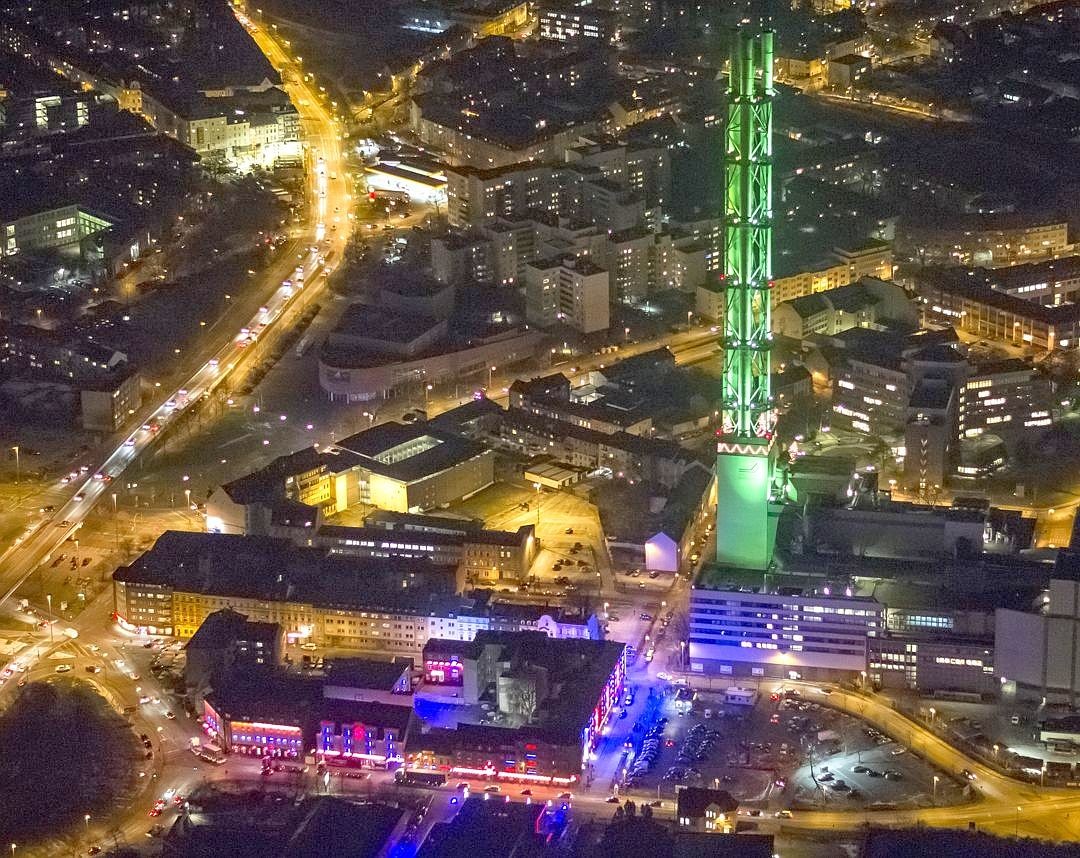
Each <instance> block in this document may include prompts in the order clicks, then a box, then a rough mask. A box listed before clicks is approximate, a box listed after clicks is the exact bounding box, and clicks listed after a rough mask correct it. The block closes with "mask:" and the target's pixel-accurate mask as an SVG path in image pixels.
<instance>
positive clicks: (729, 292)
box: [716, 29, 775, 571]
mask: <svg viewBox="0 0 1080 858" xmlns="http://www.w3.org/2000/svg"><path fill="white" fill-rule="evenodd" d="M772 40H773V34H772V33H771V32H770V31H769V30H767V29H741V30H739V31H738V32H737V33H736V34H735V42H734V45H733V47H732V51H731V68H730V71H729V73H728V81H729V84H728V108H727V126H726V130H725V134H724V272H723V275H722V277H723V292H724V330H723V347H724V367H723V370H724V374H723V387H722V391H721V403H720V407H721V409H722V412H723V423H722V426H721V429H720V432H719V435H720V438H719V440H718V443H717V449H716V561H717V563H718V564H719V565H720V566H726V567H737V568H741V569H751V570H758V571H764V570H767V569H768V568H769V566H770V565H771V563H772V556H773V541H774V532H775V523H774V522H772V523H771V522H770V515H769V509H770V503H769V501H770V491H771V486H772V476H773V465H774V462H775V456H774V448H773V442H772V430H773V403H772V392H771V390H770V389H769V388H770V384H769V371H770V348H771V347H772V342H771V337H772V334H771V332H770V328H771V318H770V317H771V312H770V305H769V301H770V298H769V290H770V288H771V286H772V282H771V281H772V216H773V211H772V98H773V80H772V63H773V43H772Z"/></svg>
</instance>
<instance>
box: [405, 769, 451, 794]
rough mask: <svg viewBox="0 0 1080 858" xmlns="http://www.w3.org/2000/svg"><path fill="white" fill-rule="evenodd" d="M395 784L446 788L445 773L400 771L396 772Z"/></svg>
mask: <svg viewBox="0 0 1080 858" xmlns="http://www.w3.org/2000/svg"><path fill="white" fill-rule="evenodd" d="M394 782H395V783H396V784H397V785H398V786H414V787H427V788H429V789H438V788H439V787H441V786H446V773H445V772H425V771H406V770H405V769H398V770H397V771H396V772H394Z"/></svg>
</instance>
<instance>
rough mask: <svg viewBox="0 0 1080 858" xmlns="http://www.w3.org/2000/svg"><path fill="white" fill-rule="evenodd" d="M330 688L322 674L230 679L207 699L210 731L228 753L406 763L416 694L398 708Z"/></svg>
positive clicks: (206, 726)
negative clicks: (331, 694)
mask: <svg viewBox="0 0 1080 858" xmlns="http://www.w3.org/2000/svg"><path fill="white" fill-rule="evenodd" d="M324 690H325V680H324V679H323V678H321V677H317V678H311V677H299V676H290V675H286V674H277V675H275V676H273V677H270V678H266V679H264V680H263V681H258V682H254V681H247V682H242V681H241V682H236V681H230V682H228V683H226V684H224V685H223V687H222V688H220V689H214V690H213V691H211V692H210V693H209V694H208V695H207V696H206V699H205V701H204V703H203V727H204V729H205V730H206V732H207V733H208V734H209V735H210V737H211V738H212V739H214V740H215V741H216V742H217V743H218V744H219V745H220V746H221V748H222V749H223V750H225V751H227V752H229V753H240V754H253V755H256V756H271V757H281V758H298V757H303V756H304V755H305V754H307V753H309V752H313V753H315V754H317V755H318V757H319V759H320V761H321V762H322V761H325V762H327V763H344V764H350V765H356V766H360V767H375V768H395V767H397V766H398V765H400V764H401V763H402V762H404V755H405V748H406V744H407V742H408V740H409V735H410V731H411V728H412V724H413V718H414V716H413V711H412V697H411V695H402V705H394V704H392V703H383V702H379V701H373V700H363V699H344V698H341V697H329V696H326V695H325V694H324Z"/></svg>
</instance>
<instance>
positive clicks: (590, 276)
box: [525, 256, 611, 334]
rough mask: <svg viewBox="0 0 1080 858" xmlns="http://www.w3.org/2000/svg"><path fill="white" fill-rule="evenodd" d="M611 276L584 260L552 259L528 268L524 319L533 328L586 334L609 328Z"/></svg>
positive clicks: (570, 258) (578, 258)
mask: <svg viewBox="0 0 1080 858" xmlns="http://www.w3.org/2000/svg"><path fill="white" fill-rule="evenodd" d="M610 296H611V284H610V274H609V273H608V271H607V270H606V269H604V268H601V267H600V266H599V265H597V264H596V263H594V262H591V261H590V260H588V259H585V258H581V257H573V256H570V257H553V258H550V259H545V260H535V261H533V262H530V263H529V264H528V265H527V266H526V268H525V318H526V319H527V320H528V322H529V323H530V324H534V325H537V326H539V327H550V326H552V325H556V324H564V325H567V326H568V327H571V328H573V329H575V330H577V331H580V332H581V333H583V334H591V333H595V332H597V331H605V330H607V329H608V327H609V325H610V300H611V297H610Z"/></svg>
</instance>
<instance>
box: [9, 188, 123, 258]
mask: <svg viewBox="0 0 1080 858" xmlns="http://www.w3.org/2000/svg"><path fill="white" fill-rule="evenodd" d="M112 226H113V224H112V223H111V222H110V221H109V220H107V219H106V218H105V217H103V216H101V215H98V214H94V213H92V212H89V211H87V210H86V209H85V208H83V207H82V206H79V205H75V204H70V205H48V204H47V203H42V204H39V205H35V204H33V201H28V200H25V199H19V198H16V199H13V200H7V201H5V203H4V206H3V208H2V209H0V256H14V255H15V254H18V253H22V254H34V253H41V252H43V251H49V252H52V253H70V254H72V255H82V254H83V253H84V252H85V250H86V248H85V246H84V242H86V241H90V240H97V241H100V240H101V239H102V238H103V236H104V233H105V232H107V231H108V230H109V229H111V228H112Z"/></svg>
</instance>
